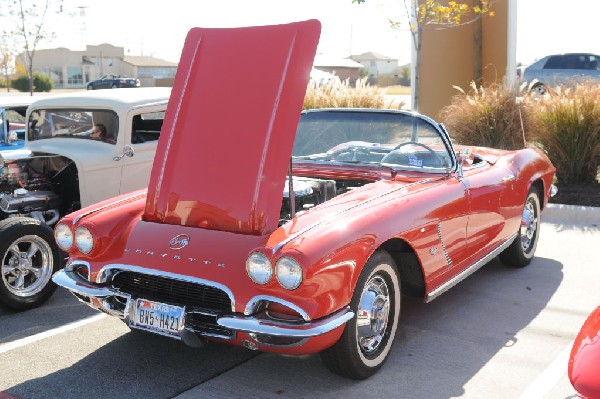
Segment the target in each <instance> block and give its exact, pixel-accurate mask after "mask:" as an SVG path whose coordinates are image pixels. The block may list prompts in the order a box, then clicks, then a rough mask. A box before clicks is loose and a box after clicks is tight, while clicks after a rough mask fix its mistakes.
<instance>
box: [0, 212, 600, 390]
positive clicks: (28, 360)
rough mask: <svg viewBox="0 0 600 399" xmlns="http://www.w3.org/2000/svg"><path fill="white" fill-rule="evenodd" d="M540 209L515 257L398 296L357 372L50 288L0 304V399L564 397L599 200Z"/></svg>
mask: <svg viewBox="0 0 600 399" xmlns="http://www.w3.org/2000/svg"><path fill="white" fill-rule="evenodd" d="M543 218H544V220H545V222H544V223H543V224H542V230H541V236H540V241H539V245H538V248H537V253H536V258H535V259H534V261H533V262H532V263H531V265H529V266H528V267H526V268H523V269H513V268H509V267H506V266H504V265H502V264H501V263H500V262H498V261H497V260H493V261H492V262H491V263H489V264H488V265H487V266H485V267H484V268H482V269H481V270H479V271H478V272H477V273H475V274H474V275H472V276H471V277H469V278H468V279H467V280H465V281H464V282H462V283H460V284H459V285H457V286H456V287H455V288H453V289H452V290H450V291H449V292H448V293H446V294H444V295H442V296H441V297H439V298H438V299H436V300H435V301H433V302H432V303H429V304H425V303H423V302H422V301H419V300H415V299H404V302H403V304H402V316H401V325H400V327H399V331H398V334H397V336H396V341H395V344H394V347H393V349H392V352H391V354H390V357H389V358H388V361H387V362H386V364H385V365H384V367H383V368H382V369H381V370H380V372H379V373H377V374H376V375H374V376H373V377H371V378H370V379H368V380H365V381H349V380H346V379H344V378H341V377H338V376H336V375H333V374H331V373H330V372H329V371H328V370H327V369H326V368H325V367H324V366H323V364H322V363H321V361H320V359H319V356H318V355H308V356H279V355H274V354H267V353H257V352H252V351H249V350H246V349H243V348H236V347H230V346H225V345H220V344H211V345H208V346H206V347H204V348H189V347H186V346H185V345H183V344H181V343H180V342H177V341H175V340H171V339H168V338H163V337H158V336H153V335H149V334H144V333H132V332H130V331H129V329H128V328H127V326H125V325H124V324H123V323H122V322H121V321H119V320H117V319H114V318H111V317H106V316H103V315H101V314H100V313H97V312H95V311H93V310H92V309H89V308H88V307H87V306H85V305H83V304H80V303H78V302H77V301H76V300H75V298H74V297H72V296H71V295H70V294H68V293H67V292H65V291H64V290H59V291H57V293H56V294H55V296H54V297H53V298H52V299H51V300H50V301H49V302H48V303H47V304H45V305H44V306H42V307H40V308H38V309H35V310H32V311H29V312H24V313H11V312H7V311H2V310H0V399H6V398H13V397H20V398H23V399H36V398H91V399H93V398H143V399H150V398H177V399H184V398H185V399H189V398H314V397H317V396H318V397H320V398H336V399H337V398H340V397H344V398H345V399H349V398H365V397H379V398H411V399H415V398H458V397H460V398H502V399H505V398H550V399H554V398H557V399H558V398H560V399H564V398H567V397H570V396H571V395H574V393H575V392H574V390H573V388H572V387H571V385H570V384H569V381H568V378H567V376H566V370H567V361H568V353H569V351H570V348H571V345H572V341H573V339H574V338H575V336H576V334H577V332H578V331H579V328H580V327H581V325H582V324H583V322H584V320H585V318H586V317H587V315H588V314H589V313H590V312H591V311H592V310H593V309H594V308H595V307H596V306H597V305H598V304H600V290H598V282H599V281H600V268H599V267H598V256H597V255H596V253H595V251H594V250H595V248H596V247H597V246H598V242H600V241H599V237H600V209H597V208H581V207H574V208H561V207H560V206H552V207H550V208H549V209H548V211H547V212H545V213H544V215H543ZM574 220H575V222H573V221H574ZM550 222H552V223H550Z"/></svg>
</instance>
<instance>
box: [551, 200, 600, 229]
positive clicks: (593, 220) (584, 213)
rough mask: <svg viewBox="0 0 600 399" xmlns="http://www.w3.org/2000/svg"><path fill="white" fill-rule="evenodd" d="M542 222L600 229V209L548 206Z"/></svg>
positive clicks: (560, 205) (562, 205) (558, 205)
mask: <svg viewBox="0 0 600 399" xmlns="http://www.w3.org/2000/svg"><path fill="white" fill-rule="evenodd" d="M542 221H543V222H546V223H555V224H577V225H585V226H590V227H600V208H599V207H593V206H576V205H564V204H548V205H547V206H546V209H545V210H544V212H543V213H542Z"/></svg>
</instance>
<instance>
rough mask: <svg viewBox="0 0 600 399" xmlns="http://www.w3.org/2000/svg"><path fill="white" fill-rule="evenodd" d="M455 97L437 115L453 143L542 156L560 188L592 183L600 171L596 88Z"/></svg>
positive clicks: (484, 91) (505, 90) (477, 91)
mask: <svg viewBox="0 0 600 399" xmlns="http://www.w3.org/2000/svg"><path fill="white" fill-rule="evenodd" d="M457 89H458V90H459V92H460V94H458V95H456V96H454V97H453V98H452V101H451V104H450V105H449V106H447V107H445V108H444V109H442V111H441V112H440V120H441V121H442V122H444V123H445V124H446V126H447V128H448V131H449V133H450V135H451V136H452V138H453V140H454V141H455V142H458V143H460V144H465V145H474V146H483V147H492V148H501V149H508V150H514V149H519V148H523V147H525V146H530V147H535V148H538V149H541V150H542V151H544V152H545V153H546V154H547V155H548V158H550V160H551V161H552V163H553V164H554V165H555V166H556V168H557V177H558V179H559V181H562V182H564V183H596V182H597V175H598V170H599V166H600V85H598V84H597V83H596V84H594V83H583V84H578V85H575V86H573V87H571V88H566V89H565V88H560V87H559V88H557V89H554V90H548V92H547V94H545V95H539V94H536V93H534V92H533V91H532V90H531V87H527V86H525V85H522V86H521V87H516V86H515V87H505V86H493V87H490V88H481V87H477V86H476V85H475V84H471V87H470V90H469V91H468V92H465V91H464V90H462V89H460V88H457Z"/></svg>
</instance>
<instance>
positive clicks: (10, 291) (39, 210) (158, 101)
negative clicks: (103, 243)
mask: <svg viewBox="0 0 600 399" xmlns="http://www.w3.org/2000/svg"><path fill="white" fill-rule="evenodd" d="M169 94H170V89H155V88H152V89H140V90H126V91H119V92H110V91H109V92H93V93H90V92H83V93H73V94H65V95H61V96H53V97H47V98H41V99H38V100H37V101H35V102H33V103H32V104H31V105H30V106H29V110H28V113H27V122H28V130H27V138H26V144H25V147H24V148H23V149H21V150H17V151H4V152H1V153H0V155H1V158H0V160H1V165H0V167H2V169H1V170H2V174H1V175H0V219H1V221H0V260H1V261H2V271H1V274H0V305H4V306H6V307H8V308H11V309H15V310H24V309H29V308H32V307H35V306H38V305H40V304H41V303H43V302H44V301H45V300H46V299H48V298H49V297H50V295H51V294H52V292H53V291H54V290H55V288H56V285H55V284H54V283H53V282H52V281H51V276H52V273H54V272H55V271H57V270H58V269H59V268H60V267H61V266H62V264H63V256H62V255H61V254H60V253H59V251H58V248H57V246H56V243H55V242H54V238H53V236H52V229H51V228H52V227H53V226H54V224H55V223H56V222H57V221H58V220H59V218H60V217H61V216H63V215H66V214H67V213H69V212H72V211H74V210H77V209H79V208H80V207H81V206H88V205H90V204H93V203H96V202H98V201H100V200H104V199H107V198H110V197H113V196H115V195H119V194H122V193H126V192H130V191H133V190H137V189H140V188H142V187H146V185H147V184H148V179H149V177H150V168H151V164H152V160H153V158H154V154H155V152H156V143H157V139H158V136H159V134H160V128H161V125H162V121H163V115H164V111H165V109H166V105H167V100H168V98H169ZM97 124H102V125H103V126H104V127H105V128H106V130H107V135H108V136H109V137H106V138H105V139H104V140H100V139H95V138H93V137H92V131H93V130H94V129H95V127H96V125H97ZM111 138H112V140H111Z"/></svg>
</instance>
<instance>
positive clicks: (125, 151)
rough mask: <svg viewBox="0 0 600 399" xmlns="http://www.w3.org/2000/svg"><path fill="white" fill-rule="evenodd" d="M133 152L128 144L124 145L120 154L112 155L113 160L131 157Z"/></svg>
mask: <svg viewBox="0 0 600 399" xmlns="http://www.w3.org/2000/svg"><path fill="white" fill-rule="evenodd" d="M133 154H134V151H133V148H131V147H130V146H128V145H126V146H125V148H123V153H122V154H121V155H115V156H114V157H113V161H120V160H121V159H123V158H124V157H130V158H131V157H132V156H133Z"/></svg>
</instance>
